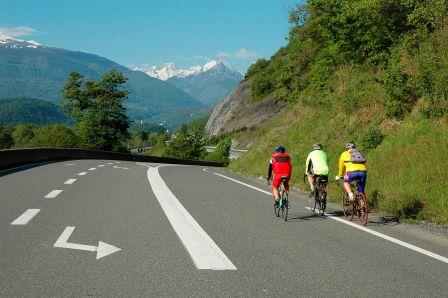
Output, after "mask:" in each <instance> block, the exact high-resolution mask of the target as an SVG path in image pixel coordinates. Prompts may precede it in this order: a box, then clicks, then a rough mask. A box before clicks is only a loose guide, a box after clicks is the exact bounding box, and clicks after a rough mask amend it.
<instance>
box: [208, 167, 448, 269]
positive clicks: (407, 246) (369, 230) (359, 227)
mask: <svg viewBox="0 0 448 298" xmlns="http://www.w3.org/2000/svg"><path fill="white" fill-rule="evenodd" d="M205 171H206V170H205ZM213 174H215V175H218V176H221V177H223V178H226V179H229V180H232V181H234V182H237V183H239V184H242V185H245V186H247V187H250V188H252V189H255V190H258V191H260V192H262V193H266V194H271V193H269V192H267V191H265V190H263V189H260V188H257V187H254V186H252V185H249V184H247V183H244V182H241V181H238V180H236V179H233V178H230V177H227V176H224V175H221V174H218V173H213ZM305 209H308V210H311V208H309V207H305ZM325 216H327V217H328V218H331V219H333V220H336V221H338V222H342V223H344V224H347V225H349V226H351V227H353V228H357V229H359V230H362V231H364V232H367V233H369V234H372V235H375V236H377V237H380V238H382V239H385V240H387V241H390V242H393V243H395V244H398V245H401V246H403V247H406V248H408V249H411V250H413V251H415V252H418V253H421V254H424V255H426V256H428V257H431V258H434V259H436V260H439V261H442V262H444V263H448V258H446V257H444V256H441V255H438V254H435V253H433V252H430V251H428V250H426V249H423V248H420V247H417V246H415V245H412V244H409V243H407V242H404V241H401V240H398V239H395V238H393V237H390V236H387V235H385V234H382V233H379V232H377V231H374V230H371V229H369V228H366V227H364V226H360V225H358V224H354V223H352V222H349V221H347V220H345V219H342V218H339V217H336V216H331V215H325Z"/></svg>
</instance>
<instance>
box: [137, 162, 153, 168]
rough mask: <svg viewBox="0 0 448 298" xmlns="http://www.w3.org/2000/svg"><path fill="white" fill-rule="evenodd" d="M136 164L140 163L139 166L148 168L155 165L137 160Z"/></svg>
mask: <svg viewBox="0 0 448 298" xmlns="http://www.w3.org/2000/svg"><path fill="white" fill-rule="evenodd" d="M136 164H138V165H139V166H144V167H147V168H153V166H150V165H148V164H146V163H141V162H136Z"/></svg>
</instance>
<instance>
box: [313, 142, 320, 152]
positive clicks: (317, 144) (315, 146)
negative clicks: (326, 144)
mask: <svg viewBox="0 0 448 298" xmlns="http://www.w3.org/2000/svg"><path fill="white" fill-rule="evenodd" d="M313 150H322V144H320V143H316V144H314V145H313Z"/></svg>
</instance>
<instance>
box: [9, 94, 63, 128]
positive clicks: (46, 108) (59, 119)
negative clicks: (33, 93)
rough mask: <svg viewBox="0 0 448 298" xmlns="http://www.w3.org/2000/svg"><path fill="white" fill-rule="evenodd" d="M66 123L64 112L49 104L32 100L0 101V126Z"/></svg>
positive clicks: (14, 99) (58, 107)
mask: <svg viewBox="0 0 448 298" xmlns="http://www.w3.org/2000/svg"><path fill="white" fill-rule="evenodd" d="M24 123H27V124H35V125H39V126H40V125H46V124H53V123H68V119H67V117H66V114H65V112H64V111H63V110H62V108H61V107H60V106H58V105H55V104H53V103H51V102H48V101H44V100H39V99H32V98H13V99H0V124H5V125H8V126H16V125H18V124H24Z"/></svg>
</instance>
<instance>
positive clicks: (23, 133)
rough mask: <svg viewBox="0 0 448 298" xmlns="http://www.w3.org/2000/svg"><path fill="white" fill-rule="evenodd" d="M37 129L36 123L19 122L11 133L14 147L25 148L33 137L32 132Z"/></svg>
mask: <svg viewBox="0 0 448 298" xmlns="http://www.w3.org/2000/svg"><path fill="white" fill-rule="evenodd" d="M36 130H37V126H36V125H32V124H19V125H17V127H16V129H15V130H14V132H13V133H12V137H13V139H14V147H15V148H26V147H28V146H29V145H30V143H31V141H32V139H33V138H34V133H35V132H36Z"/></svg>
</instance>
